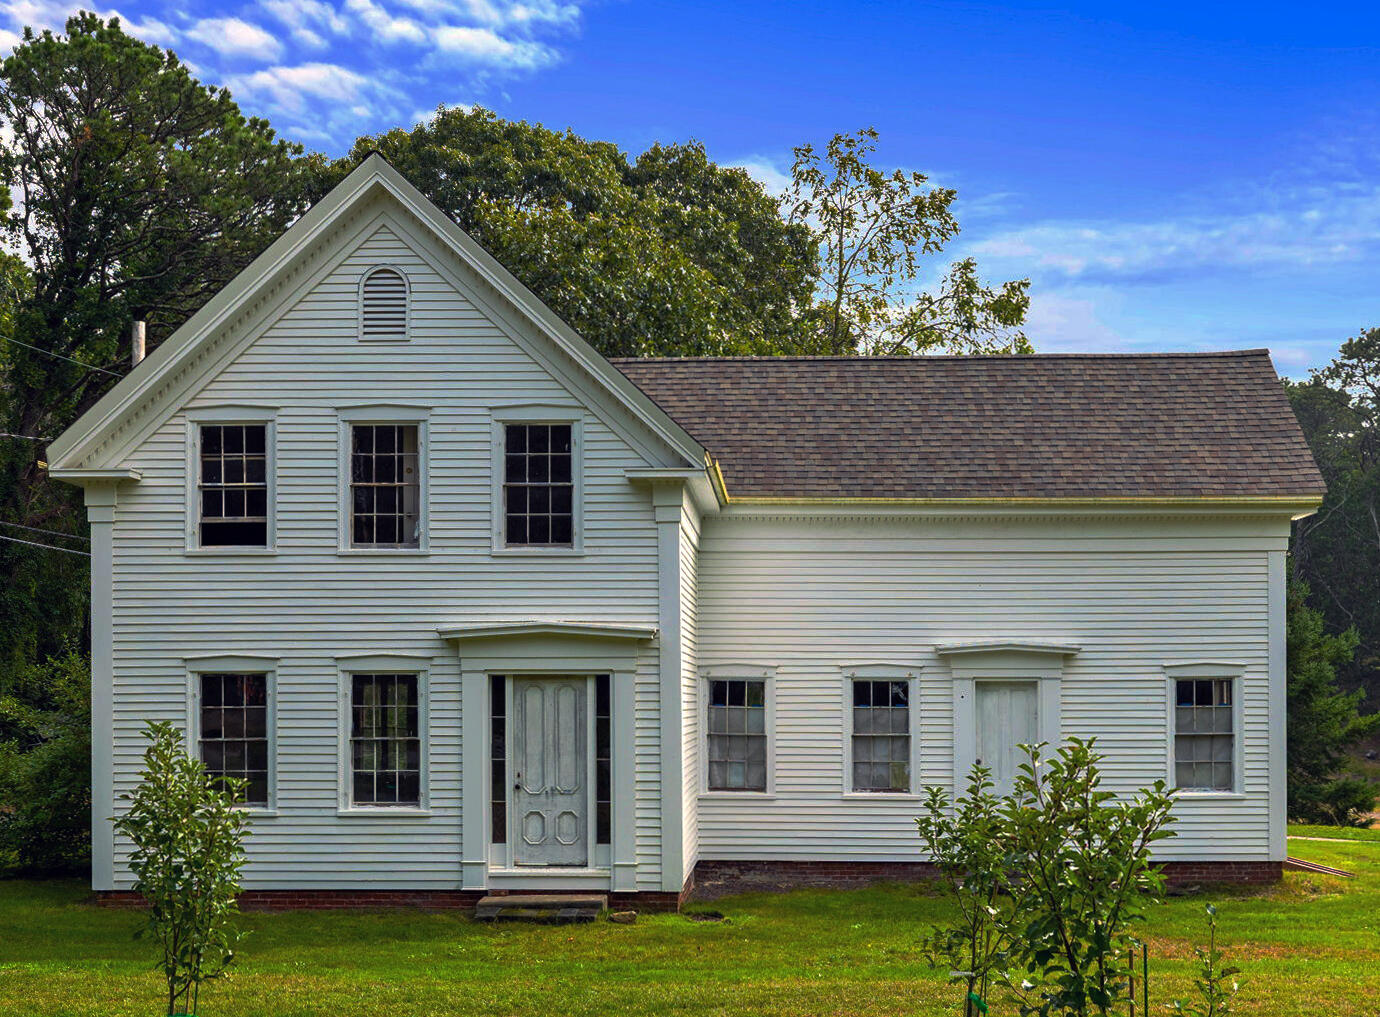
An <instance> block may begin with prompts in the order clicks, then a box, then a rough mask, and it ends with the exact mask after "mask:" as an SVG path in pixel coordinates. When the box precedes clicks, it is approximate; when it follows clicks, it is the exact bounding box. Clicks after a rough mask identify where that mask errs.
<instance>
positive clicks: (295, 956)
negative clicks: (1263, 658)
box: [0, 841, 1380, 1017]
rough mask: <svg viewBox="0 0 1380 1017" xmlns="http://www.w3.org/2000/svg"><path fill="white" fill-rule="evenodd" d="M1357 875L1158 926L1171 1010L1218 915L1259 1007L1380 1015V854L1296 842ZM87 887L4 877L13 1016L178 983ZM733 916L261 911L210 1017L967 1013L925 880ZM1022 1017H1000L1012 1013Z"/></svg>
mask: <svg viewBox="0 0 1380 1017" xmlns="http://www.w3.org/2000/svg"><path fill="white" fill-rule="evenodd" d="M1291 851H1292V853H1294V854H1295V855H1298V856H1301V857H1306V858H1310V859H1313V860H1316V861H1319V862H1323V863H1324V864H1328V865H1333V866H1337V867H1340V868H1345V869H1348V870H1351V871H1354V872H1356V874H1357V878H1356V879H1354V880H1343V879H1340V878H1331V877H1318V876H1312V875H1308V874H1301V873H1290V874H1288V875H1287V877H1286V879H1285V882H1284V883H1283V884H1282V885H1281V886H1279V887H1275V888H1272V889H1270V890H1267V891H1257V892H1245V891H1239V890H1218V891H1212V892H1209V893H1206V894H1202V895H1195V896H1191V897H1178V898H1173V899H1171V900H1170V901H1169V902H1168V903H1166V904H1164V905H1163V906H1161V907H1159V908H1157V909H1156V910H1155V912H1154V914H1153V917H1152V918H1151V920H1150V922H1149V923H1148V925H1147V926H1146V929H1145V933H1146V938H1147V939H1148V940H1149V943H1150V950H1151V987H1152V992H1151V1009H1152V1012H1160V1013H1162V1012H1164V1011H1163V1010H1162V1009H1160V1006H1161V1004H1164V1003H1168V1002H1169V1001H1170V999H1172V997H1173V996H1174V995H1176V994H1180V995H1182V994H1185V993H1186V992H1187V990H1188V987H1189V981H1190V979H1191V977H1192V973H1193V958H1192V947H1193V945H1194V944H1195V943H1199V942H1201V941H1202V938H1203V933H1204V927H1203V905H1204V903H1205V902H1207V901H1209V900H1210V901H1212V902H1214V903H1215V904H1216V905H1217V907H1218V910H1219V919H1220V928H1221V939H1222V942H1223V944H1224V945H1225V948H1226V950H1227V953H1228V955H1229V957H1230V958H1231V960H1232V961H1233V962H1238V963H1239V964H1240V966H1241V967H1242V968H1243V969H1244V975H1243V977H1244V978H1245V981H1246V987H1245V989H1244V991H1243V996H1242V1002H1241V1005H1240V1008H1239V1012H1240V1013H1241V1014H1256V1015H1267V1014H1268V1015H1292V1014H1298V1015H1317V1017H1322V1015H1328V1017H1348V1015H1374V1014H1376V1013H1377V1010H1378V1009H1380V845H1376V846H1373V845H1371V844H1369V843H1342V844H1337V843H1323V842H1318V841H1294V842H1292V844H1291ZM86 897H87V895H86V892H85V891H84V889H83V888H82V887H81V886H79V885H76V884H73V883H36V882H20V881H15V882H7V883H0V1013H3V1014H6V1015H11V1014H13V1015H29V1014H35V1015H37V1014H43V1015H100V1017H125V1015H154V1014H157V1013H159V992H160V982H159V978H158V975H157V974H156V973H155V972H154V971H153V970H152V969H151V953H150V949H151V944H149V943H148V942H147V941H136V940H135V939H134V938H133V934H134V931H135V930H136V929H137V928H138V927H139V926H140V924H141V921H142V917H141V916H140V915H139V914H138V913H136V912H130V911H117V910H108V909H102V908H97V907H93V906H91V905H90V904H88V903H86ZM712 906H713V907H714V908H715V909H717V910H720V911H722V912H723V913H724V914H725V915H726V917H727V920H726V921H723V922H718V923H700V922H694V921H691V920H690V919H689V918H688V917H687V916H684V915H657V916H642V917H640V918H639V919H638V922H637V924H636V925H632V926H622V925H614V924H611V923H608V922H603V921H601V922H598V923H596V924H594V925H588V926H565V927H543V926H501V927H487V926H483V925H479V924H476V923H474V922H472V921H469V920H468V919H466V918H464V917H462V916H460V915H455V914H450V913H432V912H418V911H391V912H390V911H379V912H337V913H321V912H290V913H279V914H253V915H248V916H246V918H245V925H246V926H247V928H248V929H249V931H250V936H249V938H248V939H247V940H246V941H245V942H244V944H243V949H242V953H241V956H240V958H239V961H238V963H237V971H236V974H235V975H234V977H233V978H231V979H229V980H226V981H223V982H219V983H214V984H212V985H210V986H208V987H207V988H206V989H205V990H204V991H203V994H202V1005H201V1012H202V1014H203V1017H217V1015H222V1014H223V1015H234V1017H259V1015H263V1017H269V1015H272V1017H289V1015H309V1014H310V1015H318V1014H320V1015H333V1017H353V1015H366V1014H367V1015H371V1017H372V1015H375V1014H388V1015H408V1017H430V1015H434V1017H439V1015H450V1014H466V1015H480V1014H483V1015H517V1014H523V1015H527V1014H532V1015H538V1017H558V1015H564V1014H572V1015H594V1014H599V1015H618V1014H668V1015H708V1014H714V1015H729V1014H732V1015H749V1014H762V1015H817V1014H838V1015H843V1014H849V1015H855V1014H857V1015H874V1014H895V1015H899V1014H907V1015H911V1014H920V1015H939V1014H957V1013H961V1009H960V1007H959V1004H958V993H957V992H956V991H954V990H953V989H952V988H951V987H948V986H946V985H945V984H944V979H943V976H942V973H939V972H935V971H932V970H930V968H929V967H928V966H927V965H926V964H925V962H924V959H923V957H921V955H920V953H919V951H918V950H917V947H916V943H917V941H918V939H919V937H920V935H921V934H922V933H923V932H924V930H925V929H926V928H927V927H928V926H929V925H930V923H932V922H935V921H938V920H940V919H942V917H943V914H944V907H943V904H942V902H941V901H940V900H939V899H937V898H935V897H933V896H931V895H929V894H928V893H927V892H926V890H925V889H924V888H923V887H910V886H882V887H877V888H874V889H870V890H862V891H853V892H826V891H801V892H797V893H790V894H783V895H751V896H742V897H734V898H730V899H727V900H723V901H718V902H715V903H714V904H713V905H712ZM1006 1013H1014V1008H1011V1007H1002V1006H994V1007H993V1014H994V1015H999V1014H1006Z"/></svg>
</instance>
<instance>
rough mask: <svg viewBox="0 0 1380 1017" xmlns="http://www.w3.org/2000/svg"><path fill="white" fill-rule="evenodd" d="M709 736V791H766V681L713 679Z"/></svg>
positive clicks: (711, 681)
mask: <svg viewBox="0 0 1380 1017" xmlns="http://www.w3.org/2000/svg"><path fill="white" fill-rule="evenodd" d="M706 737H707V739H708V752H707V756H708V760H709V782H708V788H709V790H710V791H766V790H767V683H766V681H765V680H764V679H761V678H712V679H710V680H709V709H708V725H707V729H706Z"/></svg>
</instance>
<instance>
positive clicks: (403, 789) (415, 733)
mask: <svg viewBox="0 0 1380 1017" xmlns="http://www.w3.org/2000/svg"><path fill="white" fill-rule="evenodd" d="M419 687H420V681H419V677H418V675H416V674H392V673H389V674H374V673H370V674H353V675H351V676H350V759H349V769H350V801H351V803H352V804H354V805H362V806H384V807H387V806H413V807H415V806H419V805H420V804H421V775H422V765H421V755H422V741H421V702H420V700H419V698H418V693H419Z"/></svg>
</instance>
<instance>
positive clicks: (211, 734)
mask: <svg viewBox="0 0 1380 1017" xmlns="http://www.w3.org/2000/svg"><path fill="white" fill-rule="evenodd" d="M198 720H199V725H200V738H199V748H200V751H201V762H202V765H204V766H205V767H206V772H207V773H208V774H210V775H211V776H212V777H216V778H226V777H229V778H238V779H239V780H242V781H244V782H245V785H244V788H243V790H241V791H240V792H239V793H238V794H239V799H240V801H241V802H243V803H244V804H245V805H257V806H263V807H267V805H268V675H266V674H243V673H234V674H229V673H217V674H203V675H201V716H200V717H199V718H198Z"/></svg>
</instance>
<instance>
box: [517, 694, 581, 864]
mask: <svg viewBox="0 0 1380 1017" xmlns="http://www.w3.org/2000/svg"><path fill="white" fill-rule="evenodd" d="M587 684H588V683H587V682H586V680H585V679H584V678H515V679H513V748H512V771H511V772H512V775H513V777H512V779H513V816H514V823H513V833H514V837H513V842H514V843H513V862H514V864H517V865H542V866H585V865H588V864H589V791H588V784H587V774H588V772H589V756H588V748H587V740H588V739H587V737H586V728H587V724H588V720H587V715H586V709H587V703H586V694H587Z"/></svg>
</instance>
